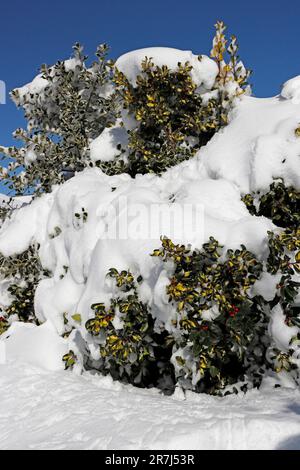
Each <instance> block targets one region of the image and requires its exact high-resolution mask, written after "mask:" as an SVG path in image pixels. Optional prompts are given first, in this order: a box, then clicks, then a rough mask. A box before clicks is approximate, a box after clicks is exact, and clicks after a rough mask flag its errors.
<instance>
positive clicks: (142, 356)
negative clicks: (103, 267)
mask: <svg viewBox="0 0 300 470" xmlns="http://www.w3.org/2000/svg"><path fill="white" fill-rule="evenodd" d="M108 276H109V277H110V278H113V279H115V282H116V286H117V287H118V290H119V294H118V295H117V297H115V298H113V299H112V300H111V304H110V306H109V307H108V308H107V307H105V305H104V304H102V303H98V304H93V305H92V310H93V311H94V312H95V316H94V317H93V318H91V319H90V320H88V321H87V323H86V329H87V330H88V331H89V332H90V334H91V335H93V336H99V335H100V337H101V339H102V341H101V344H100V346H99V347H100V354H101V357H102V364H101V366H100V368H101V369H102V370H103V371H105V372H106V373H107V372H110V374H111V375H112V376H113V377H114V378H119V379H121V380H125V381H128V382H132V383H135V384H137V385H143V384H144V383H145V381H147V380H149V368H151V365H150V364H151V362H153V360H154V351H153V347H154V343H153V339H152V337H151V334H152V332H153V319H152V318H151V315H150V314H149V312H148V309H147V306H146V305H145V304H144V303H143V302H141V301H140V300H139V298H138V293H137V286H136V282H135V280H134V278H133V276H132V274H131V273H130V272H129V271H121V272H118V271H117V270H116V269H113V268H112V269H111V270H110V271H109V273H108ZM150 380H152V378H150Z"/></svg>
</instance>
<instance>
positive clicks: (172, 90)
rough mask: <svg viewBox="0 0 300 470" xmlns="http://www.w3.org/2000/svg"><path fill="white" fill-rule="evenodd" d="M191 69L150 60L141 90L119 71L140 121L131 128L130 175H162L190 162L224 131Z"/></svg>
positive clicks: (125, 98) (127, 104) (125, 97)
mask: <svg viewBox="0 0 300 470" xmlns="http://www.w3.org/2000/svg"><path fill="white" fill-rule="evenodd" d="M199 61H201V58H200V57H199ZM191 70H192V66H191V65H190V64H189V63H188V62H186V63H185V64H181V63H178V68H177V70H174V71H173V70H170V69H169V68H168V67H167V66H164V65H163V66H162V67H159V66H157V65H155V64H154V62H153V61H152V60H151V59H147V58H145V59H144V60H143V62H142V66H141V75H138V76H137V78H136V85H135V86H133V85H132V84H131V83H130V82H129V80H128V79H127V78H126V76H125V75H124V74H123V73H122V72H120V71H117V72H116V74H115V82H116V84H117V87H118V90H119V93H120V94H121V97H122V103H123V106H124V109H126V110H127V112H128V114H129V115H130V116H132V117H133V118H134V119H135V120H136V121H137V123H138V124H137V126H136V127H134V128H133V129H132V130H129V143H128V147H129V150H128V172H129V173H130V174H131V175H132V176H135V175H136V174H138V173H142V174H143V173H157V174H160V173H162V172H163V171H165V170H166V169H167V168H169V167H171V166H174V165H176V164H178V163H180V162H181V161H183V160H186V159H188V158H190V157H191V156H192V155H193V154H194V153H195V151H196V149H197V148H199V147H200V146H201V145H204V144H206V143H207V142H208V140H209V139H210V138H211V137H212V135H213V134H214V132H216V130H217V129H218V128H219V127H220V123H219V122H218V118H217V113H216V109H215V106H214V104H213V103H214V102H213V101H212V100H209V101H208V102H206V103H203V100H202V98H201V95H200V94H199V93H197V85H196V84H195V83H194V82H193V80H192V77H191V73H190V72H191Z"/></svg>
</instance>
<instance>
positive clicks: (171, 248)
mask: <svg viewBox="0 0 300 470" xmlns="http://www.w3.org/2000/svg"><path fill="white" fill-rule="evenodd" d="M221 254H222V255H223V256H222V261H221V260H220V257H221ZM153 255H154V256H159V257H161V258H162V259H163V260H164V261H170V260H172V261H173V262H174V267H175V271H174V275H173V277H172V278H171V279H170V284H169V285H168V286H167V294H168V295H169V300H170V301H171V302H173V303H174V305H175V306H176V309H177V316H176V318H175V319H174V321H173V323H174V331H173V333H172V334H173V336H174V343H175V346H174V351H175V352H174V357H175V361H176V362H177V364H175V369H176V375H177V378H179V381H180V382H182V383H183V384H185V385H184V386H186V382H187V381H189V382H190V386H192V385H193V388H194V389H196V390H198V391H205V392H208V393H217V392H218V391H219V390H221V389H223V388H224V387H226V386H227V385H231V384H234V383H236V382H237V381H239V380H245V378H246V376H247V379H248V380H249V381H250V382H252V383H253V384H254V385H256V386H257V385H259V383H260V381H261V378H262V374H263V372H264V355H265V350H266V347H267V344H268V341H267V339H266V316H265V313H264V310H263V308H262V307H263V303H262V302H260V300H259V299H250V297H249V295H248V290H249V288H250V287H251V286H252V285H253V284H254V283H255V281H256V280H257V279H259V278H260V275H261V272H262V265H261V263H260V262H258V261H257V259H256V258H255V256H254V255H253V254H252V253H250V252H249V251H247V250H246V248H245V247H244V246H242V248H241V250H235V251H232V250H228V251H227V252H226V253H225V254H224V253H222V247H221V246H220V245H219V244H218V242H217V241H216V240H214V239H213V238H211V239H210V241H209V243H206V244H204V245H203V249H202V250H193V251H192V250H190V249H189V248H186V247H185V246H184V245H181V246H180V245H174V243H173V242H172V241H171V240H169V239H166V238H164V239H163V240H162V248H161V249H159V250H155V251H154V253H153ZM207 314H209V317H207ZM176 351H178V353H176ZM191 384H192V385H191Z"/></svg>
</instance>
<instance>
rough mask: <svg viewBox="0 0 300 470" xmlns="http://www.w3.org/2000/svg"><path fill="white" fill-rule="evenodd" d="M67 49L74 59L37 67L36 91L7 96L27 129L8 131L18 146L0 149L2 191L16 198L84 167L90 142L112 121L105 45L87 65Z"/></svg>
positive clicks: (76, 51) (112, 102)
mask: <svg viewBox="0 0 300 470" xmlns="http://www.w3.org/2000/svg"><path fill="white" fill-rule="evenodd" d="M73 49H74V57H73V58H72V59H70V60H69V61H58V62H57V63H56V64H54V65H53V66H50V67H49V66H47V65H43V66H42V67H41V73H40V76H39V80H40V81H41V80H42V79H43V80H44V82H43V83H44V86H42V87H41V89H39V88H37V89H30V88H29V89H28V90H27V91H26V90H25V91H24V90H21V92H20V90H18V89H16V90H13V91H12V93H11V96H12V98H13V100H14V102H15V103H16V105H17V106H18V107H19V108H23V110H24V113H25V118H26V120H27V128H26V129H17V130H16V131H15V132H14V137H15V138H16V139H18V140H19V141H21V142H22V145H21V146H18V147H16V146H13V147H9V148H6V147H1V148H0V151H1V152H2V153H3V160H4V161H5V166H6V162H7V159H9V164H8V167H7V168H4V167H3V168H2V169H1V174H0V177H1V180H2V183H3V184H4V185H6V186H7V189H8V190H10V191H13V192H15V193H17V194H28V193H34V194H35V195H36V194H40V193H41V192H45V191H46V192H50V191H51V188H52V186H53V185H54V184H59V183H62V182H64V181H65V180H66V179H68V178H70V177H71V176H73V175H74V173H75V172H76V171H80V170H82V169H83V168H84V167H86V166H89V165H90V164H91V162H90V159H89V144H90V141H91V140H93V139H95V138H96V137H98V136H99V135H100V134H101V132H102V131H103V130H104V128H105V127H107V126H110V125H111V124H113V123H114V121H115V118H116V115H117V111H116V102H115V94H114V93H113V92H112V91H113V90H112V88H113V85H112V67H113V62H112V61H110V60H107V53H108V46H107V45H106V44H102V45H100V46H99V47H98V48H97V50H96V53H95V55H96V60H95V61H94V62H93V64H92V65H91V66H90V67H87V66H86V60H87V57H86V56H85V55H84V54H83V48H82V46H81V45H80V44H78V43H77V44H75V46H74V48H73Z"/></svg>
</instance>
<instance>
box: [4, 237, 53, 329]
mask: <svg viewBox="0 0 300 470" xmlns="http://www.w3.org/2000/svg"><path fill="white" fill-rule="evenodd" d="M38 248H39V247H38V246H35V245H31V246H30V247H29V248H28V250H26V251H24V252H23V253H21V254H20V255H15V256H8V257H4V256H2V255H0V278H1V280H3V281H5V282H7V284H8V287H7V292H8V293H9V294H10V296H11V298H12V300H11V303H10V305H9V306H8V307H6V308H4V307H3V316H4V318H5V319H6V320H7V319H10V318H11V317H12V316H16V318H17V319H18V320H20V321H25V322H33V323H38V320H37V318H36V317H35V314H34V294H35V290H36V287H37V284H38V282H39V281H40V280H41V279H42V278H44V277H48V276H49V274H50V273H49V272H48V271H47V270H44V269H43V268H42V266H41V263H40V259H39V256H38Z"/></svg>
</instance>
